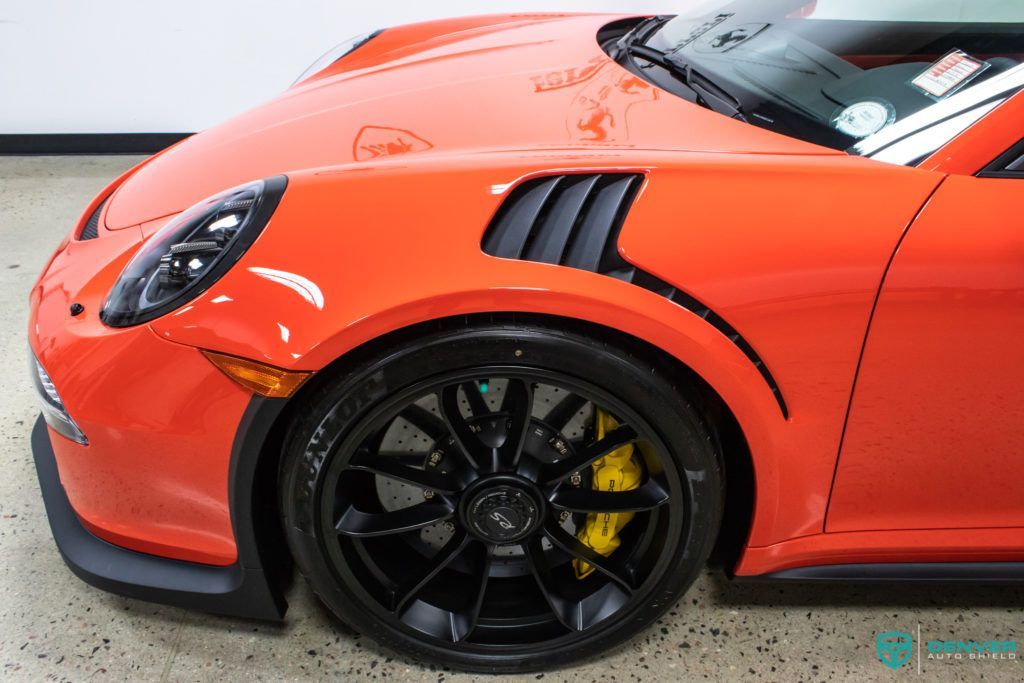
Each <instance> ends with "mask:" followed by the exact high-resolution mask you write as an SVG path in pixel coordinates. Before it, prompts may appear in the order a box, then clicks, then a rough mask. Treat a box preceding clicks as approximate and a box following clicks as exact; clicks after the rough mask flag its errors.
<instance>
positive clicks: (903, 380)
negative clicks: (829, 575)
mask: <svg viewBox="0 0 1024 683" xmlns="http://www.w3.org/2000/svg"><path fill="white" fill-rule="evenodd" d="M1022 465H1024V181H1022V180H1011V179H991V178H987V179H986V178H971V177H963V176H953V177H950V178H949V179H948V180H947V181H946V182H945V183H944V184H943V185H942V186H941V187H940V188H939V190H938V191H937V192H936V194H935V196H934V197H933V198H932V201H931V202H930V203H929V204H928V206H927V207H926V208H925V209H924V211H923V212H922V214H921V216H920V217H919V218H918V220H917V221H916V222H915V223H914V225H913V227H912V228H911V229H910V232H909V234H908V235H907V237H906V239H905V240H904V242H903V244H902V245H901V246H900V248H899V250H898V252H897V254H896V257H895V258H894V260H893V263H892V266H891V268H890V270H889V273H888V275H887V277H886V280H885V284H884V286H883V288H882V292H881V295H880V297H879V301H878V306H877V308H876V312H875V316H874V318H873V320H872V323H871V328H870V333H869V336H868V340H867V345H866V347H865V350H864V358H863V361H862V363H861V366H860V373H859V375H858V379H857V385H856V389H855V391H854V395H853V403H852V405H851V410H850V418H849V422H848V426H847V430H846V435H845V438H844V442H843V448H842V452H841V454H840V458H839V466H838V470H837V476H836V480H835V485H834V488H833V493H832V499H831V502H830V506H829V513H828V519H827V526H826V530H827V531H856V530H867V529H941V528H978V527H1011V526H1024V474H1022V471H1021V470H1022Z"/></svg>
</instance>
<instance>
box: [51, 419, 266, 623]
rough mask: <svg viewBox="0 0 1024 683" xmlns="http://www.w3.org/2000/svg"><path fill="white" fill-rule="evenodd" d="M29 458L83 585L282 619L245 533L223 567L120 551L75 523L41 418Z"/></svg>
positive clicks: (63, 551)
mask: <svg viewBox="0 0 1024 683" xmlns="http://www.w3.org/2000/svg"><path fill="white" fill-rule="evenodd" d="M246 414H247V415H248V414H249V413H248V411H247V413H246ZM236 441H237V440H236ZM236 445H237V443H236ZM32 454H33V457H34V459H35V463H36V471H37V473H38V475H39V487H40V489H41V490H42V493H43V502H44V504H45V506H46V515H47V517H48V518H49V521H50V529H51V531H52V532H53V538H54V541H56V543H57V548H58V550H60V554H61V556H62V557H63V558H64V562H66V563H67V565H68V567H69V568H70V569H71V571H72V572H74V573H75V575H76V576H78V577H79V578H80V579H82V580H83V581H85V582H86V583H88V584H91V585H93V586H96V587H97V588H102V589H103V590H106V591H110V592H111V593H117V594H119V595H124V596H127V597H129V598H136V599H139V600H147V601H150V602H158V603H163V604H168V605H174V606H176V607H185V608H189V609H196V610H202V611H206V612H213V613H217V614H225V615H230V616H236V617H248V618H254V619H267V620H277V619H281V618H282V617H283V616H284V612H285V608H286V603H285V601H284V598H283V597H282V596H281V595H280V594H279V593H278V592H277V591H275V590H274V589H273V588H272V587H271V585H270V583H269V582H268V580H267V576H266V575H265V574H264V572H263V571H262V568H261V566H260V565H259V564H258V563H257V564H253V563H252V558H253V557H256V558H258V551H257V549H256V548H255V547H252V546H249V545H248V544H249V543H250V542H251V539H252V538H253V536H252V535H251V534H246V533H239V531H240V530H239V529H236V536H238V538H239V544H238V545H239V559H238V561H237V562H236V563H235V564H233V565H230V566H227V567H218V566H213V565H204V564H194V563H190V562H182V561H179V560H171V559H167V558H163V557H157V556H155V555H147V554H145V553H139V552H135V551H133V550H127V549H125V548H120V547H118V546H115V545H112V544H110V543H107V542H106V541H104V540H102V539H99V538H97V537H96V536H93V535H92V534H91V533H89V531H88V530H86V529H85V527H83V526H82V523H81V522H80V521H79V520H78V516H77V515H76V514H75V511H74V509H73V508H72V507H71V503H70V502H69V501H68V498H67V495H66V494H65V493H64V488H63V487H62V486H61V483H60V476H59V474H58V472H57V461H56V459H55V457H54V453H53V446H52V444H51V443H50V435H49V432H48V431H47V429H46V423H45V422H44V421H43V418H42V416H40V417H39V419H38V420H36V424H35V427H34V428H33V429H32ZM251 459H252V460H255V458H251ZM233 460H234V459H233ZM241 526H242V527H245V526H246V525H244V524H243V525H241ZM249 526H250V527H251V525H249ZM243 531H244V529H243ZM250 531H251V529H250ZM243 541H244V542H243ZM257 562H258V560H257Z"/></svg>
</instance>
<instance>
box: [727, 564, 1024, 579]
mask: <svg viewBox="0 0 1024 683" xmlns="http://www.w3.org/2000/svg"><path fill="white" fill-rule="evenodd" d="M735 580H736V581H742V582H747V581H750V582H787V583H788V582H793V583H955V584H993V583H998V584H1024V562H907V563H876V564H830V565H820V566H815V567H797V568H795V569H784V570H782V571H777V572H771V573H769V574H761V575H759V576H737V577H735Z"/></svg>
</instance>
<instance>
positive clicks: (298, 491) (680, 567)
mask: <svg viewBox="0 0 1024 683" xmlns="http://www.w3.org/2000/svg"><path fill="white" fill-rule="evenodd" d="M498 364H501V365H517V366H524V367H532V368H538V369H543V370H547V371H555V372H558V373H562V374H565V375H567V376H569V377H572V378H576V379H578V380H581V381H582V382H584V383H589V384H592V385H596V386H598V387H600V388H602V389H604V390H605V391H606V392H608V393H611V394H614V395H615V396H616V397H618V399H619V400H621V401H622V402H623V403H625V404H626V405H628V406H629V407H630V408H631V409H632V410H633V411H634V412H636V413H637V414H639V415H641V416H643V418H644V419H645V420H646V421H647V423H648V426H649V427H650V428H651V429H652V430H653V431H654V433H655V434H656V435H657V436H658V437H659V438H660V440H661V441H662V442H663V444H664V445H665V447H666V448H667V450H668V454H669V457H671V458H672V460H673V461H674V463H675V466H676V468H678V472H679V475H680V480H681V483H682V485H683V488H684V493H685V495H686V496H687V497H688V510H689V513H690V514H689V518H688V519H686V520H684V523H683V524H682V530H683V531H682V535H681V537H680V538H679V540H678V546H677V548H678V549H679V551H678V552H677V553H675V556H674V557H672V558H671V559H670V561H669V565H668V569H667V571H665V573H664V574H663V576H661V577H660V578H659V579H658V580H657V581H656V583H655V584H654V587H653V589H652V590H651V592H650V593H649V595H648V597H647V598H646V599H645V600H644V601H642V602H640V603H639V604H638V605H636V606H634V608H633V609H632V610H631V611H630V612H629V613H627V614H625V615H621V616H619V617H617V618H616V619H615V620H614V627H611V626H612V625H611V624H608V625H605V626H604V627H602V626H601V625H598V626H596V627H594V629H593V633H592V634H591V635H589V636H584V637H583V638H582V639H580V640H578V641H576V642H574V643H573V644H572V646H571V650H570V651H568V652H567V651H562V652H559V651H552V650H551V649H550V648H548V649H545V648H543V647H542V646H538V647H537V649H536V651H535V652H523V651H514V652H509V653H508V654H500V653H488V654H481V653H480V652H473V651H469V650H467V649H463V648H460V647H459V646H458V644H449V645H448V646H447V647H443V646H440V645H433V644H432V643H431V642H429V641H428V640H426V639H425V638H424V639H420V638H417V637H416V636H415V635H414V633H415V632H408V633H407V632H405V631H403V630H400V629H399V628H396V627H395V626H393V625H391V624H389V623H387V622H384V621H382V620H380V619H378V618H377V617H376V616H375V615H374V614H373V612H372V609H370V608H368V606H364V605H363V604H362V602H363V601H364V600H365V597H364V596H361V595H357V594H356V593H355V591H353V590H351V589H350V588H349V587H347V586H346V585H345V584H344V583H342V582H341V581H338V580H337V577H336V576H335V573H334V570H333V569H332V568H331V567H330V565H329V563H328V562H327V560H326V559H325V557H326V551H325V549H324V548H323V547H321V544H320V541H319V540H318V535H317V533H316V526H317V524H318V519H319V515H320V512H319V502H318V500H319V491H320V488H321V487H322V480H323V477H324V475H325V473H326V471H327V469H328V465H329V463H330V461H331V458H332V457H336V456H335V452H336V451H335V449H336V447H337V445H338V444H339V443H340V442H341V441H342V440H343V439H344V438H345V437H346V435H348V434H349V432H350V431H351V430H352V429H353V428H354V427H355V426H356V425H358V424H359V422H360V420H361V418H362V417H363V416H364V415H366V414H367V412H368V411H370V410H371V409H372V408H373V407H374V406H375V405H377V403H378V402H380V401H382V400H384V399H385V398H386V397H388V396H391V395H392V394H394V393H395V392H398V391H401V390H403V389H406V388H408V387H410V386H411V385H414V384H417V383H420V382H422V381H423V380H424V379H426V378H429V377H430V376H432V375H437V374H441V373H446V372H449V371H453V370H463V369H469V368H473V367H477V366H485V365H498ZM348 370H349V372H348V373H345V374H339V375H337V376H336V377H335V378H334V381H330V380H328V381H325V382H322V383H321V385H320V386H319V387H318V388H317V389H316V390H314V391H313V392H312V393H311V394H309V395H307V396H306V397H305V399H304V400H305V404H304V405H305V407H306V410H304V411H300V414H301V417H300V418H299V419H297V420H296V422H295V424H294V425H293V426H292V429H291V430H290V433H289V437H288V439H287V443H286V449H285V457H284V459H283V461H282V467H281V510H282V516H283V522H284V526H285V531H286V537H287V539H288V543H289V546H290V548H291V551H292V554H293V556H294V558H295V560H296V563H297V564H298V566H299V568H300V570H301V571H302V573H303V574H304V575H305V576H306V578H307V579H308V581H309V582H310V584H311V586H312V588H313V590H314V592H316V594H317V595H318V596H319V597H320V598H321V599H322V600H323V601H324V603H325V604H326V605H327V607H328V608H329V609H330V610H331V611H332V612H334V613H335V614H336V615H338V616H339V617H340V618H342V619H343V620H344V621H346V622H348V623H349V624H350V625H351V626H352V627H354V628H355V629H357V630H358V631H360V632H362V633H364V634H366V635H368V636H370V637H372V638H373V639H375V640H377V641H378V642H380V643H382V644H384V645H386V646H388V647H390V648H392V649H395V650H397V651H399V652H401V653H403V654H405V655H407V656H408V655H411V656H413V657H417V658H423V659H427V660H432V661H437V662H441V663H444V664H447V665H450V666H453V667H457V668H461V669H467V670H476V671H488V672H512V671H529V670H537V669H542V668H549V667H557V666H564V665H565V664H566V661H567V659H569V658H571V659H573V660H575V659H582V658H586V657H590V656H594V655H596V654H600V653H604V652H606V651H607V650H609V649H610V648H612V647H614V646H616V645H618V644H620V643H621V642H623V641H625V640H627V639H628V638H630V637H631V636H633V635H634V634H636V633H637V632H638V631H640V630H642V629H643V628H645V627H646V626H648V625H649V624H650V623H652V622H653V621H655V620H656V619H657V618H658V617H659V616H661V615H662V614H663V613H664V612H665V611H666V610H667V609H668V608H670V607H671V606H672V605H673V604H675V602H676V601H678V599H679V598H680V597H681V596H682V594H683V593H684V592H685V590H686V589H687V588H688V587H689V586H690V584H691V583H692V582H693V581H694V580H695V578H696V577H697V575H698V573H699V572H700V570H701V569H702V567H703V566H704V564H705V562H706V560H707V557H708V555H709V554H710V552H711V548H712V546H713V544H714V540H715V537H716V536H717V532H718V527H719V524H720V521H721V515H722V504H723V502H724V492H723V485H724V482H723V475H722V465H721V459H720V457H719V456H718V454H717V453H716V452H715V448H714V446H713V442H712V439H711V437H710V433H709V431H708V429H706V428H705V426H704V424H703V423H702V421H701V419H700V416H699V414H698V413H697V411H696V409H695V408H694V407H693V405H692V404H691V403H690V402H689V401H687V400H686V398H685V394H684V391H685V387H675V386H673V383H672V382H671V373H670V372H669V371H667V369H666V368H663V367H658V366H657V365H656V364H652V363H650V362H648V361H647V360H646V359H643V358H641V357H640V356H639V354H637V353H636V350H635V349H630V348H628V347H627V345H624V344H612V343H608V342H605V341H601V340H597V339H594V338H591V337H589V336H584V335H580V334H576V333H571V332H566V331H560V330H556V329H549V328H545V327H542V326H537V325H516V326H511V325H488V326H484V327H474V328H464V329H459V330H452V331H442V332H437V333H434V334H429V335H426V336H424V337H422V338H421V339H417V340H414V341H413V342H412V343H407V344H404V345H401V346H399V347H396V348H394V349H391V350H389V351H386V352H382V353H379V354H377V355H376V356H375V357H371V358H368V359H366V360H364V361H363V362H362V363H359V364H358V366H357V367H350V368H348ZM563 649H564V648H563Z"/></svg>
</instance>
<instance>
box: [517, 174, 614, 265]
mask: <svg viewBox="0 0 1024 683" xmlns="http://www.w3.org/2000/svg"><path fill="white" fill-rule="evenodd" d="M580 178H581V180H577V181H576V182H575V183H573V184H571V185H568V186H565V187H563V188H560V193H559V195H558V197H556V198H554V199H553V201H552V207H551V210H550V211H548V212H547V214H546V215H545V217H544V218H543V220H542V221H541V224H540V225H539V226H538V228H537V234H536V236H535V237H534V239H533V242H532V243H531V244H530V248H529V249H528V250H527V251H526V254H525V255H524V256H523V258H525V259H526V260H527V261H539V262H540V263H551V264H559V263H561V262H562V256H563V255H564V254H565V247H566V245H568V244H569V237H570V236H571V235H572V232H573V228H575V227H576V224H577V221H579V220H580V218H581V216H582V214H583V208H584V207H585V206H586V205H587V198H588V197H590V193H591V191H592V190H593V189H594V186H595V185H596V184H597V180H598V178H599V176H596V175H594V176H580ZM563 185H564V184H563Z"/></svg>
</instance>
